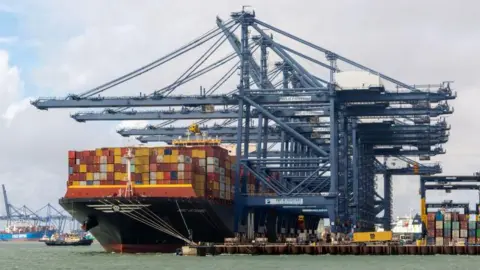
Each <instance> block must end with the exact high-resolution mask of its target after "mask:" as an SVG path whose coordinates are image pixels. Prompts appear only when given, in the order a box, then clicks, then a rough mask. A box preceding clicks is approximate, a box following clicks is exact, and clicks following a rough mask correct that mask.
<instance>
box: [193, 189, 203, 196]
mask: <svg viewBox="0 0 480 270" xmlns="http://www.w3.org/2000/svg"><path fill="white" fill-rule="evenodd" d="M195 193H196V194H197V196H199V197H204V196H205V190H204V189H196V190H195Z"/></svg>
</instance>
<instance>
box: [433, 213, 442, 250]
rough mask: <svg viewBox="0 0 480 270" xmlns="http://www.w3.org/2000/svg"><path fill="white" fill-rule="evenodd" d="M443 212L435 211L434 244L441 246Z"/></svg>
mask: <svg viewBox="0 0 480 270" xmlns="http://www.w3.org/2000/svg"><path fill="white" fill-rule="evenodd" d="M443 243H444V241H443V214H442V212H440V211H437V212H436V213H435V245H437V246H443Z"/></svg>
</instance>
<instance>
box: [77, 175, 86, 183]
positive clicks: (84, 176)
mask: <svg viewBox="0 0 480 270" xmlns="http://www.w3.org/2000/svg"><path fill="white" fill-rule="evenodd" d="M78 181H87V174H86V173H79V174H78Z"/></svg>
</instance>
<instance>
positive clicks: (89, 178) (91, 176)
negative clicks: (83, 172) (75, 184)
mask: <svg viewBox="0 0 480 270" xmlns="http://www.w3.org/2000/svg"><path fill="white" fill-rule="evenodd" d="M88 180H93V173H90V172H89V173H87V181H88Z"/></svg>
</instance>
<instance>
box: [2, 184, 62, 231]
mask: <svg viewBox="0 0 480 270" xmlns="http://www.w3.org/2000/svg"><path fill="white" fill-rule="evenodd" d="M2 191H3V201H4V204H5V213H6V216H0V220H6V221H7V226H9V225H11V223H12V222H19V221H20V222H32V223H33V224H32V225H34V226H39V225H53V226H54V227H55V228H56V229H57V231H59V232H62V231H63V230H64V228H65V223H66V221H67V219H68V216H67V215H66V214H64V213H62V211H59V210H57V209H56V208H55V207H54V206H53V205H51V204H50V203H49V204H47V205H45V206H43V207H42V208H40V209H39V210H37V211H33V210H31V208H29V207H27V206H26V205H23V206H22V207H15V206H13V205H12V204H10V202H9V201H8V196H7V190H6V188H5V185H3V184H2Z"/></svg>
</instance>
